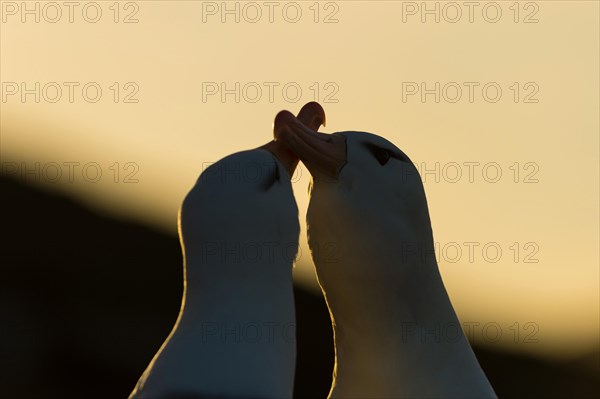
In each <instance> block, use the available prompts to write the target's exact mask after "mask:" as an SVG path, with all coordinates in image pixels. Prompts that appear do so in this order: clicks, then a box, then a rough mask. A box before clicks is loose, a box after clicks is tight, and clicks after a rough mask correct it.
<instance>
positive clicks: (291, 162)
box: [260, 101, 328, 177]
mask: <svg viewBox="0 0 600 399" xmlns="http://www.w3.org/2000/svg"><path fill="white" fill-rule="evenodd" d="M290 116H291V118H293V119H294V120H297V121H299V123H300V124H303V125H304V126H306V127H307V128H309V129H310V130H311V131H314V132H316V131H317V130H319V128H320V127H321V125H323V126H325V111H324V110H323V107H321V105H320V104H319V103H317V102H314V101H311V102H309V103H306V104H305V105H304V106H303V107H302V109H301V110H300V112H299V113H298V118H296V117H295V116H294V115H293V114H292V113H291V112H289V111H281V112H279V113H278V114H277V115H276V116H275V121H274V122H273V136H274V140H273V141H271V142H269V143H267V144H265V145H263V146H261V147H260V148H264V149H266V150H268V151H271V152H272V153H273V154H274V155H275V156H276V157H277V158H278V159H279V160H280V161H281V162H282V163H283V164H284V166H285V168H286V170H287V172H288V174H289V176H290V177H291V176H292V175H293V174H294V171H295V170H296V166H298V161H299V160H300V159H301V158H300V157H299V155H298V154H297V153H296V152H295V151H294V150H292V149H291V148H290V147H289V146H288V145H287V144H286V143H285V142H284V141H282V140H279V139H278V137H280V136H281V134H282V133H281V132H282V131H283V130H289V126H288V124H289V123H290V121H291V119H290ZM318 134H322V133H318ZM324 136H328V135H324Z"/></svg>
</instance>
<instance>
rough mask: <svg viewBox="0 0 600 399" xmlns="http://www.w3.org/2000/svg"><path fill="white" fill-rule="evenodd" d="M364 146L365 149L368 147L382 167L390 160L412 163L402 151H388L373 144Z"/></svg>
mask: <svg viewBox="0 0 600 399" xmlns="http://www.w3.org/2000/svg"><path fill="white" fill-rule="evenodd" d="M363 144H364V146H365V147H367V149H368V150H369V151H370V152H371V154H373V156H374V157H375V158H377V161H378V162H379V163H380V164H381V165H385V164H386V163H387V162H388V161H389V160H390V158H394V159H397V160H399V161H401V162H410V159H408V157H407V156H406V155H405V154H404V153H403V152H402V151H395V150H388V149H386V148H381V147H379V146H376V145H375V144H372V143H363Z"/></svg>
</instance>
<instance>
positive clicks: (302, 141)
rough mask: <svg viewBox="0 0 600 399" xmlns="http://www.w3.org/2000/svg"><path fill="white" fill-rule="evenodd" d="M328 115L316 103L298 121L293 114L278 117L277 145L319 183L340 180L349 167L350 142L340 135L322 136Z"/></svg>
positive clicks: (306, 108)
mask: <svg viewBox="0 0 600 399" xmlns="http://www.w3.org/2000/svg"><path fill="white" fill-rule="evenodd" d="M321 124H323V126H324V125H325V112H324V111H323V108H322V107H321V106H320V105H319V104H318V103H316V102H310V103H308V104H306V105H305V106H304V107H303V108H302V110H300V113H299V114H298V117H297V118H296V117H295V116H294V115H293V114H292V113H291V112H289V111H281V112H279V113H278V114H277V116H276V117H275V128H274V135H275V142H282V143H284V144H285V145H286V147H287V148H289V149H290V150H291V151H292V152H293V153H294V154H295V155H296V156H297V157H298V158H299V159H300V160H301V161H302V163H304V165H306V167H307V168H308V170H309V171H310V174H311V175H312V176H313V178H314V179H315V180H319V179H323V178H329V179H331V178H333V179H336V178H337V177H338V175H339V172H340V170H341V169H342V167H343V166H344V164H345V163H346V142H345V138H344V137H343V136H340V135H331V134H325V133H319V132H318V131H317V130H318V128H319V126H320V125H321Z"/></svg>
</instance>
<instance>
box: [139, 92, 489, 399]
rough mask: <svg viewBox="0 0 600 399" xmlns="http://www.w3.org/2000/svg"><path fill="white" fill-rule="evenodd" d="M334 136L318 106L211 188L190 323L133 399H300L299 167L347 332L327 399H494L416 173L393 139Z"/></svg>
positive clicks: (188, 230)
mask: <svg viewBox="0 0 600 399" xmlns="http://www.w3.org/2000/svg"><path fill="white" fill-rule="evenodd" d="M321 125H325V113H324V111H323V109H322V107H321V106H320V105H319V104H317V103H315V102H311V103H308V104H306V105H305V106H304V107H303V108H302V109H301V111H300V113H299V114H298V117H295V116H294V115H293V114H291V113H290V112H288V111H281V112H280V113H279V114H278V115H277V116H276V118H275V122H274V136H275V139H274V140H273V141H271V142H269V143H268V144H266V145H264V146H262V147H260V148H257V149H254V150H249V151H243V152H239V153H236V154H233V155H230V156H228V157H226V158H224V159H222V160H221V161H219V162H217V163H216V164H214V165H212V166H211V167H210V168H208V169H207V170H205V171H204V172H203V173H202V174H201V175H200V177H199V179H198V181H197V183H196V185H195V186H194V187H193V188H192V190H191V191H190V192H189V194H188V195H187V196H186V198H185V199H184V201H183V204H182V206H181V210H180V215H179V234H180V239H181V245H182V251H183V254H184V269H185V270H184V271H185V273H184V275H185V281H184V295H183V301H182V306H181V311H180V314H179V317H178V319H177V322H176V324H175V326H174V328H173V330H172V332H171V334H170V335H169V337H168V338H167V339H166V341H165V342H164V344H163V345H162V347H161V348H160V350H159V351H158V353H157V354H156V355H155V357H154V358H153V360H152V361H151V362H150V365H149V366H148V367H147V369H146V371H145V372H144V373H143V375H142V377H141V378H140V380H139V381H138V383H137V385H136V387H135V389H134V391H133V392H132V394H131V396H130V399H134V398H135V399H137V398H152V399H154V398H156V399H162V398H174V399H177V398H240V399H243V398H256V399H258V398H291V397H292V393H293V384H294V371H295V358H296V346H295V332H294V328H293V327H294V325H295V311H294V298H293V291H292V275H291V273H292V263H293V261H294V258H295V256H296V250H297V246H298V237H299V231H300V229H299V224H298V208H297V206H296V202H295V200H294V197H293V192H292V187H291V184H290V176H291V175H292V173H293V172H294V170H295V168H296V166H297V164H298V162H299V160H301V161H302V163H304V165H305V166H306V167H307V168H308V170H309V171H310V173H311V175H312V177H313V181H312V184H311V190H310V196H311V198H310V205H309V208H308V214H307V225H308V238H309V246H310V248H311V253H312V256H313V260H314V263H315V267H316V271H317V276H318V281H319V284H320V285H321V288H322V290H323V294H324V295H325V298H326V301H327V305H328V307H329V310H330V314H331V319H332V323H333V330H334V341H335V367H334V370H333V384H332V387H331V391H330V393H329V398H441V397H452V398H493V397H495V393H494V391H493V389H492V387H491V385H490V383H489V382H488V380H487V378H486V376H485V374H484V373H483V371H482V369H481V367H480V366H479V364H478V362H477V359H476V357H475V355H474V353H473V351H472V349H471V347H470V345H469V343H468V341H467V339H466V337H465V336H464V334H463V332H462V330H461V328H460V322H459V320H458V318H457V316H456V313H455V312H454V309H453V307H452V304H451V302H450V299H449V297H448V294H447V293H446V290H445V288H444V284H443V282H442V279H441V276H440V273H439V270H438V266H437V263H436V259H435V256H434V249H433V248H434V247H433V234H432V230H431V222H430V219H429V212H428V209H427V202H426V198H425V192H424V189H423V185H422V181H421V179H420V177H419V174H418V172H417V170H416V168H415V167H414V165H413V164H412V162H411V161H410V159H409V158H408V157H407V156H406V155H405V154H404V153H403V152H402V151H401V150H399V149H398V148H397V147H396V146H394V145H393V144H392V143H390V142H389V141H387V140H385V139H383V138H382V137H379V136H377V135H374V134H371V133H365V132H338V133H333V134H324V133H319V132H318V129H319V127H320V126H321ZM326 245H329V246H333V247H335V248H336V253H335V256H330V255H331V254H325V253H324V252H323V251H321V250H320V248H323V247H324V246H326ZM324 339H326V337H324Z"/></svg>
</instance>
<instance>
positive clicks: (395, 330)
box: [324, 259, 495, 398]
mask: <svg viewBox="0 0 600 399" xmlns="http://www.w3.org/2000/svg"><path fill="white" fill-rule="evenodd" d="M374 261H376V260H373V259H372V262H374ZM378 261H379V262H385V260H384V259H378ZM349 262H350V263H352V262H353V261H352V260H350V259H349ZM389 266H390V267H387V266H385V265H381V263H379V264H378V265H377V267H376V269H377V270H379V271H381V270H388V271H392V272H391V273H388V274H386V275H381V274H380V272H377V271H374V272H373V274H368V273H365V274H361V275H360V278H358V279H356V280H354V278H355V277H358V275H356V276H352V275H351V274H350V275H348V274H346V275H345V277H347V278H348V280H347V281H345V282H340V281H338V282H337V283H338V284H339V286H345V287H354V292H351V293H346V294H345V295H343V294H342V293H341V292H339V293H338V292H335V287H331V288H330V287H324V290H326V293H327V302H328V305H329V307H330V310H331V314H332V317H333V319H334V335H335V350H336V366H335V371H334V383H333V385H332V389H331V392H330V398H359V397H360V398H365V397H386V398H388V397H436V398H437V397H460V398H469V397H476V398H493V397H495V394H494V391H493V389H492V387H491V385H490V384H489V382H488V380H487V378H486V376H485V374H484V373H483V371H482V370H481V367H480V366H479V364H478V362H477V359H476V358H475V355H474V354H473V351H472V349H471V347H470V345H469V343H468V341H467V339H466V337H465V335H464V334H463V332H462V329H461V327H460V322H459V320H458V318H457V316H456V314H455V312H454V309H453V307H452V304H451V303H450V299H449V298H448V295H447V293H446V290H445V288H444V285H443V282H442V279H441V276H440V275H439V271H438V269H437V265H436V264H435V262H429V263H421V264H418V265H413V266H407V265H406V264H403V265H400V266H398V265H395V266H397V267H393V266H392V265H389ZM337 267H345V268H346V269H347V270H352V269H353V267H354V266H353V265H352V264H348V263H346V262H344V261H343V260H342V261H341V262H340V263H339V264H338V265H337ZM369 267H370V268H371V269H373V263H372V264H371V265H370V266H369ZM361 269H362V270H368V269H365V268H361ZM407 270H409V271H408V274H407Z"/></svg>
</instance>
